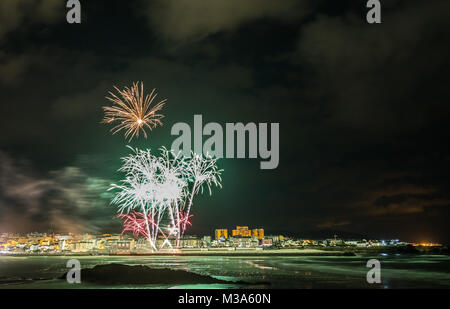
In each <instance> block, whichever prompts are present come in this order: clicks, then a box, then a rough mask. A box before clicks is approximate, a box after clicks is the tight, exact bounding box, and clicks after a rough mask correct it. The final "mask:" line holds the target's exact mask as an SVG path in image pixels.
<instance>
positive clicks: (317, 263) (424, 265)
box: [0, 254, 450, 289]
mask: <svg viewBox="0 0 450 309" xmlns="http://www.w3.org/2000/svg"><path fill="white" fill-rule="evenodd" d="M71 258H72V257H7V256H0V288H99V287H100V288H108V287H107V286H98V285H93V284H88V283H82V284H79V285H71V284H68V283H66V281H65V280H60V279H57V278H59V277H60V276H61V275H62V274H64V273H65V272H66V271H67V269H66V267H65V265H66V262H67V261H68V260H69V259H71ZM371 258H377V259H379V260H380V262H381V279H382V283H381V284H372V285H370V284H368V283H367V282H366V274H367V271H368V270H369V269H368V268H367V267H366V262H367V260H369V259H371ZM78 259H79V260H80V262H81V266H82V268H90V267H94V266H95V265H98V264H109V263H121V264H127V265H146V266H149V267H152V268H170V269H175V270H187V271H191V272H195V273H198V274H201V275H209V276H212V277H215V278H218V279H222V280H226V281H228V282H229V284H209V285H205V284H194V285H179V286H177V285H172V286H168V285H135V286H120V288H189V289H191V288H221V289H223V288H241V287H245V288H252V287H256V288H436V287H441V288H449V287H450V257H448V256H443V255H395V254H391V255H379V256H349V257H342V256H340V257H329V256H323V257H320V256H314V257H291V256H289V257H273V256H271V257H264V256H261V257H259V256H258V257H241V256H239V257H213V256H207V257H205V256H203V257H195V256H173V257H167V256H164V257H163V256H146V257H132V256H128V257H110V256H99V257H78ZM238 281H244V282H248V283H250V285H245V286H243V285H242V284H240V283H236V282H238ZM114 288H117V286H114Z"/></svg>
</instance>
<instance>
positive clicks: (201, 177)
mask: <svg viewBox="0 0 450 309" xmlns="http://www.w3.org/2000/svg"><path fill="white" fill-rule="evenodd" d="M216 162H217V158H212V157H211V156H209V155H206V157H203V156H201V155H198V154H196V153H194V152H192V151H191V159H190V160H189V162H188V164H187V165H186V169H185V177H187V178H188V179H189V180H190V182H191V183H192V186H191V187H190V188H189V187H185V189H184V190H185V196H186V197H187V200H185V205H186V203H187V211H186V216H187V218H189V214H190V211H191V207H192V203H193V199H194V195H196V194H198V193H199V192H201V193H203V190H204V186H206V187H207V188H208V191H209V195H211V194H212V191H211V186H212V185H215V186H218V187H220V188H222V184H221V181H222V178H221V173H222V172H223V170H220V169H218V167H217V164H216ZM185 230H186V221H185V222H184V223H183V228H182V231H183V232H182V234H181V235H182V236H183V235H184V231H185Z"/></svg>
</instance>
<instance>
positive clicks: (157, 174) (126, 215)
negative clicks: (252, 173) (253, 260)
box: [109, 148, 222, 250]
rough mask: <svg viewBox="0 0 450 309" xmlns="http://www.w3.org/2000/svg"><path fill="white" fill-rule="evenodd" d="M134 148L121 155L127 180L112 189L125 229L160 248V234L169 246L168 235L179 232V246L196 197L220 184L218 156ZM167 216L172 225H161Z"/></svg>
mask: <svg viewBox="0 0 450 309" xmlns="http://www.w3.org/2000/svg"><path fill="white" fill-rule="evenodd" d="M131 149H132V148H131ZM132 150H133V153H132V154H130V155H129V156H127V157H124V158H122V161H123V165H122V167H121V168H120V169H119V171H121V172H124V173H125V179H123V180H122V181H121V182H120V183H119V184H112V185H111V186H110V189H109V190H113V189H114V190H117V192H116V194H115V196H114V198H113V200H112V201H111V202H112V204H116V205H117V206H118V212H119V217H120V218H122V219H124V220H125V221H124V231H131V232H133V233H134V234H135V235H136V234H137V235H143V236H144V237H146V238H147V239H148V241H149V243H150V244H151V246H152V248H153V250H157V248H156V240H157V236H158V234H159V233H160V234H161V235H162V236H163V237H164V238H165V242H164V243H169V246H171V244H170V242H169V241H168V237H169V236H172V235H176V240H177V247H178V246H179V243H180V242H179V241H180V238H181V237H182V236H183V235H184V232H185V231H186V228H187V226H191V222H190V221H189V220H190V218H191V217H192V215H191V214H190V211H191V207H192V204H193V198H194V196H195V195H196V194H198V193H199V192H203V190H204V187H206V188H207V189H208V191H209V193H210V194H211V193H212V192H211V186H212V185H216V186H219V187H221V184H220V181H221V177H220V174H221V172H222V170H219V169H218V168H217V165H216V161H217V159H213V158H211V157H206V158H203V157H202V156H199V155H195V154H193V155H192V156H191V158H186V157H184V156H182V155H180V154H178V155H176V154H174V153H173V152H172V151H168V150H167V149H165V148H162V149H160V151H161V155H160V156H159V157H158V156H155V155H153V154H151V152H150V150H145V151H144V150H139V149H132ZM185 209H187V210H185ZM164 218H168V219H169V221H170V225H167V226H162V227H161V226H160V225H161V222H163V219H164ZM163 229H164V230H166V233H164V232H163ZM163 245H164V244H163Z"/></svg>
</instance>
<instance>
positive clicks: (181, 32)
mask: <svg viewBox="0 0 450 309" xmlns="http://www.w3.org/2000/svg"><path fill="white" fill-rule="evenodd" d="M308 11H309V6H308V5H307V1H306V0H286V1H283V2H279V1H270V0H248V1H244V2H243V1H239V0H229V1H217V0H213V1H201V0H169V1H159V0H158V1H152V2H149V3H148V6H147V13H148V17H149V21H150V24H151V26H152V28H153V29H154V30H155V31H157V32H158V33H159V34H160V35H162V36H163V37H164V38H166V39H168V40H173V41H175V42H177V43H178V42H181V43H184V42H187V41H196V40H200V39H203V38H205V37H207V36H209V35H213V34H215V33H219V32H228V31H234V30H236V29H238V28H239V27H240V26H242V25H244V24H246V23H250V22H252V21H255V20H257V19H262V18H274V19H278V20H282V21H293V20H295V19H298V18H301V17H303V16H305V15H306V14H307V13H308Z"/></svg>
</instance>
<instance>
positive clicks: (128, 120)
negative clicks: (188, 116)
mask: <svg viewBox="0 0 450 309" xmlns="http://www.w3.org/2000/svg"><path fill="white" fill-rule="evenodd" d="M114 89H115V90H116V91H117V92H118V95H116V94H114V93H112V92H109V94H110V97H106V99H108V100H109V101H111V102H112V103H113V105H112V106H104V107H103V110H104V111H105V117H104V118H103V121H102V122H103V123H117V124H116V125H115V126H114V127H113V128H112V129H111V132H112V133H113V134H116V133H117V132H119V131H121V130H125V138H128V137H129V141H131V140H132V139H133V138H134V137H135V136H136V137H138V136H139V132H140V131H142V133H143V134H144V137H145V138H147V132H146V128H148V129H149V130H150V131H151V130H152V129H153V128H155V127H156V126H158V125H162V122H161V120H160V119H161V118H163V117H164V116H163V115H162V114H158V112H159V111H160V110H161V109H162V108H163V106H164V104H165V103H166V100H162V101H160V102H158V103H156V104H155V105H154V106H151V105H152V103H153V101H154V100H155V98H156V96H157V93H156V89H153V90H152V92H151V93H150V94H147V95H146V96H145V98H144V83H142V82H141V83H140V84H139V83H133V86H132V87H131V88H129V87H125V88H124V89H123V90H120V89H119V88H117V87H116V86H114Z"/></svg>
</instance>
